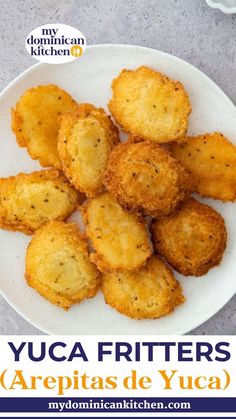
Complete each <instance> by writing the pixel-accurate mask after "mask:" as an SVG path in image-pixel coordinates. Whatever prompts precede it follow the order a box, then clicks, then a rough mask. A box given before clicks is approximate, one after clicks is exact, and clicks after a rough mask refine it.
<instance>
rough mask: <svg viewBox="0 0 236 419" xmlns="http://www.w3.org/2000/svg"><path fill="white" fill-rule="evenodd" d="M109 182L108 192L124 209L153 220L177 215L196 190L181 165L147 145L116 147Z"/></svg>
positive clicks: (145, 143)
mask: <svg viewBox="0 0 236 419" xmlns="http://www.w3.org/2000/svg"><path fill="white" fill-rule="evenodd" d="M105 179H106V182H105V183H106V186H107V189H108V190H109V191H110V193H111V194H112V195H113V197H114V198H115V199H117V201H118V202H119V204H120V205H121V206H122V207H123V208H124V209H126V210H128V211H130V212H137V213H139V214H144V215H150V216H151V217H160V216H164V215H168V214H171V213H173V212H174V211H175V210H176V208H178V207H179V206H180V204H181V203H182V202H183V201H184V200H185V199H186V198H187V197H188V196H189V193H190V191H191V186H192V185H191V177H190V175H189V174H188V173H187V171H186V170H185V169H184V168H183V167H182V166H181V165H180V164H179V162H178V161H177V160H176V159H174V158H173V157H171V155H170V154H169V153H168V151H166V150H164V149H163V148H161V147H160V146H159V145H158V144H156V143H154V142H147V141H145V142H139V143H137V144H132V143H123V144H119V145H117V146H116V147H114V148H113V150H112V152H111V154H110V157H109V160H108V165H107V170H106V177H105Z"/></svg>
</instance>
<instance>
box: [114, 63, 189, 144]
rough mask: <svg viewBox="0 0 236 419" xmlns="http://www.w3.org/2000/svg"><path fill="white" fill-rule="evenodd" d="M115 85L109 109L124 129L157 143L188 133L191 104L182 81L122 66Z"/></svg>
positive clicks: (140, 68) (155, 72)
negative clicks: (125, 68)
mask: <svg viewBox="0 0 236 419" xmlns="http://www.w3.org/2000/svg"><path fill="white" fill-rule="evenodd" d="M112 89H113V96H112V99H111V100H110V102H109V109H110V111H111V113H112V115H113V116H114V118H115V120H116V122H117V123H118V124H120V125H121V126H122V128H123V129H124V131H126V132H128V133H131V134H134V135H136V136H140V137H142V138H143V139H145V140H152V141H156V142H158V143H166V142H169V141H173V140H177V139H180V138H181V137H182V136H183V135H184V134H185V133H186V131H187V128H188V119H189V114H190V112H191V105H190V101H189V98H188V95H187V93H186V91H185V89H184V87H183V85H182V84H181V83H180V82H179V81H174V80H170V79H169V78H168V77H166V76H164V75H163V74H161V73H158V72H157V71H154V70H152V69H151V68H148V67H139V68H138V69H136V70H122V71H121V73H120V74H119V76H118V77H117V78H116V79H114V80H113V82H112ZM134 138H135V137H133V139H134Z"/></svg>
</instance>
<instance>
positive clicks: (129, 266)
mask: <svg viewBox="0 0 236 419" xmlns="http://www.w3.org/2000/svg"><path fill="white" fill-rule="evenodd" d="M82 214H83V218H84V222H85V224H86V227H87V228H86V232H87V235H88V236H89V238H90V239H91V241H92V244H93V247H94V249H95V251H96V252H94V253H91V255H90V258H91V260H92V261H93V262H94V263H95V264H96V265H97V267H98V269H99V270H100V271H102V272H113V271H124V270H128V271H132V270H137V269H139V268H140V267H141V266H142V265H143V264H144V263H145V261H146V260H147V258H148V257H149V256H150V255H151V244H150V241H149V237H148V233H147V229H146V225H145V223H144V221H143V220H141V219H140V218H138V217H137V216H135V215H133V214H128V213H126V212H125V211H124V210H123V209H122V208H121V207H120V205H119V204H118V203H117V202H116V201H115V199H113V198H112V196H111V195H110V194H109V193H108V192H103V193H101V194H100V195H98V196H96V197H95V198H93V199H91V200H90V201H88V203H87V204H86V206H85V207H84V208H83V209H82Z"/></svg>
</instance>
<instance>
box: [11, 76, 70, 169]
mask: <svg viewBox="0 0 236 419" xmlns="http://www.w3.org/2000/svg"><path fill="white" fill-rule="evenodd" d="M76 107H77V103H76V102H75V101H74V100H73V99H72V97H71V96H70V95H69V94H68V93H66V92H65V91H64V90H62V89H60V88H59V87H58V86H55V85H54V84H47V85H43V86H37V87H34V88H32V89H28V90H26V91H25V93H24V94H23V95H22V96H21V98H20V100H19V101H18V102H17V104H16V106H15V109H12V130H13V132H14V133H15V135H16V139H17V143H18V145H19V146H20V147H26V148H27V150H28V153H29V155H30V157H32V159H35V160H39V162H40V164H41V166H43V167H47V166H53V167H55V168H56V169H60V168H61V163H60V160H59V156H58V152H57V136H58V128H59V122H58V119H59V116H60V115H61V113H62V112H68V111H72V110H74V109H75V108H76Z"/></svg>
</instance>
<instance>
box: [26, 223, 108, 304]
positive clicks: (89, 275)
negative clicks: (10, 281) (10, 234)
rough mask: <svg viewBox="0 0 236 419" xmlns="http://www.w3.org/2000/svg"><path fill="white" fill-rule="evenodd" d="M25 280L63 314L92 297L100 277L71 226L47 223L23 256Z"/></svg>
mask: <svg viewBox="0 0 236 419" xmlns="http://www.w3.org/2000/svg"><path fill="white" fill-rule="evenodd" d="M25 277H26V280H27V282H28V284H29V285H30V286H31V287H32V288H34V289H35V290H36V291H37V292H38V293H39V294H41V295H42V296H43V297H45V298H47V300H49V301H50V302H51V303H53V304H56V305H57V306H58V307H61V308H64V309H65V310H67V309H68V308H69V307H70V306H71V305H72V304H75V303H80V302H81V301H82V300H83V299H85V298H91V297H94V295H95V294H96V292H97V290H98V288H99V283H100V274H99V272H98V271H97V269H96V267H95V265H94V264H92V263H91V262H90V261H89V254H88V249H87V242H86V240H85V238H84V237H83V236H82V235H81V233H80V231H79V229H78V227H77V225H76V224H74V223H64V222H63V221H50V222H49V223H47V224H45V225H44V226H43V227H41V228H40V229H39V230H37V231H36V233H35V235H34V237H33V239H32V240H31V242H30V244H29V246H28V249H27V253H26V274H25Z"/></svg>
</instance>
